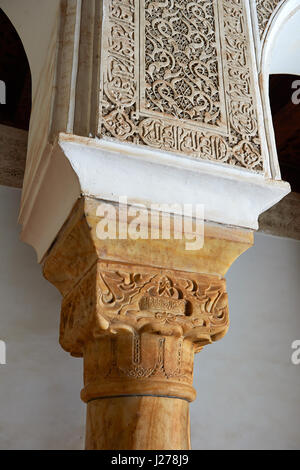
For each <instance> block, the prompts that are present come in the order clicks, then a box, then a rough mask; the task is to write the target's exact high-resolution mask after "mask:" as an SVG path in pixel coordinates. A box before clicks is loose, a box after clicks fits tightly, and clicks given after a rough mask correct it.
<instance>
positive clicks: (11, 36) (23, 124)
mask: <svg viewBox="0 0 300 470" xmlns="http://www.w3.org/2000/svg"><path fill="white" fill-rule="evenodd" d="M0 26H1V33H0V92H1V95H0V99H1V98H3V94H4V98H5V102H4V103H3V105H1V108H0V123H1V124H4V125H7V126H10V127H16V128H19V129H25V130H28V128H29V119H30V113H31V101H32V92H31V89H32V84H31V70H30V66H29V61H28V58H27V55H26V52H25V49H24V46H23V43H22V41H21V39H20V36H19V35H18V33H17V31H16V29H15V28H14V26H13V24H12V23H11V21H10V19H9V18H8V16H7V15H6V14H5V13H4V11H3V10H2V9H0ZM1 82H2V84H1ZM3 84H4V85H3ZM1 101H2V100H1Z"/></svg>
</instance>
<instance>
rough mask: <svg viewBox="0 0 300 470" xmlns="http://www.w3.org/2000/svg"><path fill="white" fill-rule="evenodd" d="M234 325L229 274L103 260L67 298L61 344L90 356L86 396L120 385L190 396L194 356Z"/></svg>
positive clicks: (113, 391) (111, 390)
mask: <svg viewBox="0 0 300 470" xmlns="http://www.w3.org/2000/svg"><path fill="white" fill-rule="evenodd" d="M228 327H229V314H228V299H227V293H226V285H225V280H224V279H221V278H219V277H218V276H209V275H199V274H191V273H185V272H180V271H168V270H161V269H158V268H148V267H147V268H146V267H141V266H129V265H122V264H116V263H104V262H102V261H98V262H97V263H96V265H94V267H93V268H92V269H90V271H89V272H88V273H87V274H86V275H85V276H84V278H83V279H82V280H81V282H79V284H77V285H76V286H75V287H74V288H73V289H72V290H71V292H69V293H68V294H67V295H66V296H65V297H64V300H63V304H62V315H61V328H60V343H61V345H62V347H63V348H64V349H65V350H67V351H69V352H70V353H71V354H72V355H74V356H83V357H84V363H85V388H84V391H83V392H82V398H83V400H84V401H89V400H90V399H92V398H93V397H99V396H107V394H109V395H110V396H111V394H118V393H120V387H121V390H122V393H125V392H126V393H128V394H131V393H135V394H136V393H138V392H140V393H142V394H145V393H147V390H151V393H152V394H153V393H157V394H159V395H161V394H162V395H167V396H173V395H174V394H175V395H176V396H180V397H183V398H186V399H187V400H189V401H191V400H193V399H194V390H193V388H192V380H193V358H194V353H195V352H198V351H200V350H201V349H202V348H203V346H205V345H206V344H209V343H212V342H213V341H217V340H218V339H220V338H222V337H223V336H224V335H225V334H226V332H227V330H228ZM137 382H138V384H137ZM148 387H150V389H148ZM124 390H125V392H124Z"/></svg>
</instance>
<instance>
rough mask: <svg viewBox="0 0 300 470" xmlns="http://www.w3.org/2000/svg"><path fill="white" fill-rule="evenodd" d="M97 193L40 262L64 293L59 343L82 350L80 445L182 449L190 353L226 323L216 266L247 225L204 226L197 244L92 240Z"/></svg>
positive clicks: (247, 240)
mask: <svg viewBox="0 0 300 470" xmlns="http://www.w3.org/2000/svg"><path fill="white" fill-rule="evenodd" d="M99 203H100V202H97V201H95V200H92V199H83V200H81V201H80V202H79V203H78V204H77V205H76V207H75V208H74V211H73V213H72V215H71V217H70V219H69V221H68V222H67V224H66V225H65V227H64V229H63V230H62V231H61V233H60V235H59V236H58V239H57V241H56V243H55V245H54V247H53V248H52V250H51V251H50V253H49V255H48V256H47V258H46V259H45V262H44V273H45V276H46V278H47V279H49V280H50V281H51V282H53V283H54V284H55V285H56V286H57V287H58V288H59V289H60V291H61V292H62V294H63V301H62V312H61V326H60V344H61V345H62V347H63V348H64V349H65V350H66V351H68V352H69V353H71V355H73V356H75V357H83V359H84V388H83V390H82V392H81V398H82V400H83V401H84V402H85V403H87V431H86V448H87V449H120V450H121V449H144V450H145V449H159V450H162V449H189V448H190V429H189V427H190V425H189V403H190V402H191V401H193V400H194V399H195V397H196V391H195V390H194V388H193V362H194V354H195V353H197V352H199V351H201V349H202V348H203V346H205V345H207V344H210V343H212V342H214V341H216V340H218V339H220V338H222V337H223V336H224V335H225V334H226V332H227V329H228V326H229V314H228V298H227V293H226V282H225V279H224V277H223V274H224V272H225V271H226V270H227V268H228V265H229V264H230V263H231V262H232V261H233V260H234V259H235V258H236V257H237V256H238V255H239V254H240V253H242V252H243V251H245V250H246V249H247V248H248V247H249V246H251V244H252V233H251V232H248V231H240V230H237V229H220V228H216V227H210V226H206V230H205V232H206V241H205V244H204V247H203V249H202V250H200V251H196V252H189V251H184V239H183V240H175V239H174V238H173V239H170V240H141V239H140V240H130V239H128V240H122V241H121V240H109V239H108V240H99V239H98V237H97V224H98V223H99V221H100V217H97V215H96V213H97V206H98V204H99ZM120 245H121V247H120ZM162 246H164V249H163V252H164V253H168V256H167V257H164V256H163V255H162V254H161V253H162ZM145 247H148V249H146V248H145ZM150 254H151V255H150ZM118 258H119V259H118Z"/></svg>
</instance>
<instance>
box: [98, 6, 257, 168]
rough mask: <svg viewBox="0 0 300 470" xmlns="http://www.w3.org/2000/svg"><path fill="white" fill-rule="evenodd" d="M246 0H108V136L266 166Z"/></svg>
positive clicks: (103, 122)
mask: <svg viewBox="0 0 300 470" xmlns="http://www.w3.org/2000/svg"><path fill="white" fill-rule="evenodd" d="M245 8H246V7H245V2H244V1H243V0H223V1H222V2H221V1H216V0H215V1H211V0H210V1H208V0H194V1H190V0H176V1H175V0H161V1H152V0H122V1H121V0H108V1H107V2H105V5H104V15H103V32H102V63H101V92H100V122H99V129H98V135H99V137H110V138H117V139H119V140H121V141H124V142H131V143H135V144H141V145H149V146H150V147H153V148H156V149H161V150H165V151H169V152H176V153H182V154H185V155H187V156H190V157H193V158H198V159H206V160H212V161H217V162H221V163H225V164H230V165H235V166H239V167H243V168H246V169H248V170H252V171H256V172H262V171H263V170H264V168H263V158H262V151H261V138H260V133H259V129H258V117H257V106H256V100H255V88H254V76H253V73H254V70H253V68H252V62H251V55H250V45H249V41H250V40H249V28H248V24H247V20H246V18H247V14H246V10H245Z"/></svg>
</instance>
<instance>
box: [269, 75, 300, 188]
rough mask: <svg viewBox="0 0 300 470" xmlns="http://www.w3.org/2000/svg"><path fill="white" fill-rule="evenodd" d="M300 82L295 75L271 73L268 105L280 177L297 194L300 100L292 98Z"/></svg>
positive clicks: (298, 179)
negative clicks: (269, 106)
mask: <svg viewBox="0 0 300 470" xmlns="http://www.w3.org/2000/svg"><path fill="white" fill-rule="evenodd" d="M296 82H298V83H296ZM299 83H300V77H299V76H298V75H284V74H279V75H270V105H271V112H272V118H273V125H274V131H275V139H276V146H277V152H278V159H279V165H280V170H281V176H282V179H283V180H285V181H288V182H289V183H290V185H291V188H292V191H294V192H297V193H300V103H299V102H298V99H297V102H296V101H295V100H293V99H292V98H293V95H295V96H296V94H295V87H296V85H297V86H298V84H299ZM298 88H300V87H299V86H298ZM299 95H300V94H299Z"/></svg>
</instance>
